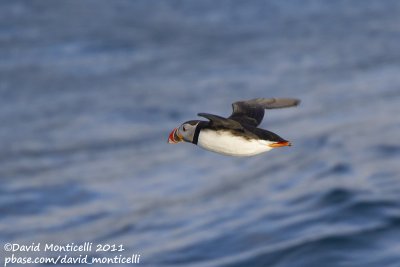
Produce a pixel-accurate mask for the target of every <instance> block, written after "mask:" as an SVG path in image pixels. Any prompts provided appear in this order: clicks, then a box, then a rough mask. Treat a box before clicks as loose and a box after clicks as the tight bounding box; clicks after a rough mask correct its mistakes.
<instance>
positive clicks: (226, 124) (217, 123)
mask: <svg viewBox="0 0 400 267" xmlns="http://www.w3.org/2000/svg"><path fill="white" fill-rule="evenodd" d="M197 115H198V116H201V117H204V118H206V119H208V120H209V121H210V122H211V126H213V127H216V128H218V127H223V128H228V129H236V130H243V127H242V125H241V124H240V123H239V122H238V121H236V120H233V119H227V118H223V117H220V116H218V115H213V114H208V113H199V114H197Z"/></svg>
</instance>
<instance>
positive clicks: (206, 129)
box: [168, 98, 300, 157]
mask: <svg viewBox="0 0 400 267" xmlns="http://www.w3.org/2000/svg"><path fill="white" fill-rule="evenodd" d="M299 103H300V100H299V99H295V98H255V99H251V100H246V101H238V102H234V103H233V104H232V109H233V111H232V114H231V115H230V116H229V117H228V118H224V117H221V116H218V115H213V114H209V113H198V114H197V115H198V116H200V117H203V118H205V119H207V121H204V120H190V121H187V122H184V123H183V124H182V125H180V126H179V127H177V128H175V129H173V130H172V131H171V133H170V134H169V137H168V143H170V144H177V143H180V142H187V143H192V144H194V145H197V146H199V147H201V148H203V149H206V150H209V151H212V152H215V153H219V154H223V155H228V156H237V157H248V156H254V155H257V154H260V153H264V152H267V151H270V150H271V149H273V148H278V147H286V146H291V145H292V144H291V142H290V141H287V140H285V139H283V138H282V137H280V136H279V135H277V134H275V133H273V132H270V131H267V130H265V129H261V128H258V126H259V125H260V123H261V122H262V120H263V118H264V110H265V109H277V108H287V107H293V106H297V105H298V104H299Z"/></svg>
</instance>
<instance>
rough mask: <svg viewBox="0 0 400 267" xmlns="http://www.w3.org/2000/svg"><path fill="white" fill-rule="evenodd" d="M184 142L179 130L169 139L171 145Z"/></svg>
mask: <svg viewBox="0 0 400 267" xmlns="http://www.w3.org/2000/svg"><path fill="white" fill-rule="evenodd" d="M182 141H183V136H182V135H181V134H180V133H179V132H178V128H175V129H173V130H172V132H171V133H170V134H169V137H168V143H169V144H177V143H179V142H182Z"/></svg>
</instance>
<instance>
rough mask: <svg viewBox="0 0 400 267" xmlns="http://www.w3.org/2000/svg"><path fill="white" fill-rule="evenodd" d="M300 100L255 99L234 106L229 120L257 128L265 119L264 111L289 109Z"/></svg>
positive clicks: (239, 102) (236, 103)
mask: <svg viewBox="0 0 400 267" xmlns="http://www.w3.org/2000/svg"><path fill="white" fill-rule="evenodd" d="M299 103H300V100H298V99H295V98H255V99H251V100H247V101H238V102H235V103H233V104H232V109H233V112H232V114H231V116H230V117H229V118H228V119H231V120H235V121H237V122H239V123H243V124H248V125H252V126H255V127H257V126H258V125H259V124H260V123H261V121H262V119H263V118H264V109H274V108H287V107H292V106H297V105H298V104H299Z"/></svg>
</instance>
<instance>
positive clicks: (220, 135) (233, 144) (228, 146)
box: [197, 129, 273, 157]
mask: <svg viewBox="0 0 400 267" xmlns="http://www.w3.org/2000/svg"><path fill="white" fill-rule="evenodd" d="M271 143H273V142H269V141H265V140H254V139H252V140H248V139H246V138H244V137H241V136H236V135H233V134H232V133H231V132H229V131H213V130H209V129H203V130H201V131H200V134H199V139H198V142H197V145H198V146H200V147H202V148H204V149H207V150H210V151H213V152H217V153H220V154H224V155H230V156H239V157H240V156H242V157H243V156H253V155H257V154H260V153H263V152H266V151H269V150H271V149H272V147H270V146H268V144H271Z"/></svg>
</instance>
